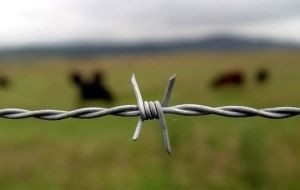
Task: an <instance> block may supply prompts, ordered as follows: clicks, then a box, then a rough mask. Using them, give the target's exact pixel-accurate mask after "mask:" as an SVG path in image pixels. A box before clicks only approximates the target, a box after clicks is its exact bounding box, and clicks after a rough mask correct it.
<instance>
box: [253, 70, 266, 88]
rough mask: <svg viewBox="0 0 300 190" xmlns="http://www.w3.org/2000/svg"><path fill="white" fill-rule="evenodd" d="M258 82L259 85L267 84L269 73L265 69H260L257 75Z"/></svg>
mask: <svg viewBox="0 0 300 190" xmlns="http://www.w3.org/2000/svg"><path fill="white" fill-rule="evenodd" d="M255 78H256V82H257V83H259V84H263V83H265V82H266V81H267V80H268V78H269V72H268V70H267V69H265V68H260V69H259V70H258V71H257V73H256V77H255Z"/></svg>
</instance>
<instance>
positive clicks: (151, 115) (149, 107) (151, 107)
mask: <svg viewBox="0 0 300 190" xmlns="http://www.w3.org/2000/svg"><path fill="white" fill-rule="evenodd" d="M140 109H144V112H141V118H142V120H143V121H144V120H148V119H150V120H152V119H159V116H158V112H162V107H161V104H160V102H159V101H157V100H156V101H144V103H143V107H142V108H140Z"/></svg>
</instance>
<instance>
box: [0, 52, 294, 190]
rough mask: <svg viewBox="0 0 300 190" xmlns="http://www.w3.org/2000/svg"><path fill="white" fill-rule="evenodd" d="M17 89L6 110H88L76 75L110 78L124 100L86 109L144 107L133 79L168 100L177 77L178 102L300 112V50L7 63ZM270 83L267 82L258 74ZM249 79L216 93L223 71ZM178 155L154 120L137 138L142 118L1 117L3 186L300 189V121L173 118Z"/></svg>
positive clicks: (5, 100)
mask: <svg viewBox="0 0 300 190" xmlns="http://www.w3.org/2000/svg"><path fill="white" fill-rule="evenodd" d="M1 63H2V64H0V69H1V72H0V74H4V75H7V76H9V78H10V79H11V86H10V87H9V88H7V89H0V98H1V104H0V105H1V107H2V108H9V107H16V108H24V109H31V110H35V109H44V108H53V109H64V110H72V109H74V108H78V107H79V104H78V101H77V100H78V97H77V95H78V94H77V91H76V89H75V88H74V86H72V84H71V83H70V81H69V73H70V72H71V71H73V70H80V71H82V72H83V73H84V74H85V75H86V77H88V75H89V74H90V73H91V72H93V71H95V70H102V71H105V73H106V84H107V86H109V87H110V88H111V90H112V91H113V93H114V95H115V96H116V98H117V100H116V101H115V102H114V103H113V104H107V103H105V102H89V103H86V105H81V106H99V107H111V106H115V105H123V104H136V100H135V96H134V93H133V90H132V88H131V86H130V76H131V74H132V73H135V74H136V77H137V80H138V82H139V86H140V89H141V92H142V95H143V97H144V99H145V100H156V99H158V100H160V99H161V98H162V96H163V92H164V88H165V86H166V83H167V80H168V78H169V77H170V76H171V75H172V74H174V73H176V74H177V81H176V84H175V87H174V91H173V93H172V97H171V101H170V105H176V104H182V103H195V104H203V105H209V106H222V105H244V106H251V107H256V108H264V107H276V106H298V107H299V106H300V98H299V97H300V88H299V84H300V53H299V52H296V51H295V52H287V51H286V52H285V51H264V52H252V53H249V52H248V53H246V52H244V53H199V52H186V53H177V54H175V53H174V54H155V55H136V56H125V55H124V56H117V57H99V58H90V59H71V58H68V59H67V58H65V59H64V58H51V59H50V58H48V59H42V58H36V59H30V60H29V59H24V60H8V61H4V60H3V61H1ZM262 66H264V67H266V68H268V69H269V71H270V80H269V81H268V82H267V83H266V84H264V85H257V84H256V83H255V81H254V75H255V72H256V70H257V69H258V68H260V67H262ZM232 69H239V70H243V71H244V72H245V73H246V80H247V82H246V84H245V86H243V87H242V88H227V89H221V90H213V89H211V88H210V86H209V83H210V82H211V80H212V79H213V78H214V77H215V76H217V75H218V74H219V73H220V72H222V71H224V70H225V71H226V70H232ZM166 120H167V123H168V126H169V133H170V139H171V143H172V150H173V155H172V156H169V155H167V154H166V153H165V152H164V149H163V141H162V135H161V130H160V125H159V122H158V121H157V120H153V121H147V122H145V123H144V128H143V131H142V134H141V137H140V139H139V140H138V141H137V142H132V141H131V137H132V135H133V132H134V128H135V126H136V122H137V118H136V117H133V118H123V117H116V116H108V117H105V118H98V119H92V120H79V119H66V120H62V121H43V120H38V119H21V120H8V119H1V120H0V189H300V180H299V179H300V124H299V123H300V117H294V118H289V119H284V120H270V119H265V118H257V117H255V118H224V117H220V116H203V117H184V116H177V115H166Z"/></svg>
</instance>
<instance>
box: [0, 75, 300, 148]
mask: <svg viewBox="0 0 300 190" xmlns="http://www.w3.org/2000/svg"><path fill="white" fill-rule="evenodd" d="M175 77H176V76H175V75H173V76H172V77H171V78H170V79H169V82H168V85H167V88H166V91H165V95H164V98H163V101H162V103H160V102H159V101H143V99H142V95H141V93H140V90H139V87H138V84H137V81H136V79H135V76H134V75H132V77H131V84H132V88H133V90H134V94H135V96H136V99H137V105H121V106H116V107H112V108H100V107H89V108H81V109H76V110H71V111H64V110H51V109H44V110H35V111H30V110H25V109H17V108H5V109H0V117H2V118H8V119H23V118H29V117H34V118H38V119H43V120H62V119H66V118H78V119H92V118H99V117H104V116H107V115H114V116H122V117H135V116H139V120H138V124H137V127H136V130H135V132H134V135H133V138H132V139H133V140H137V139H138V137H139V134H140V132H141V129H142V124H143V121H145V120H148V119H159V121H160V125H161V130H162V134H163V139H164V146H165V150H166V152H167V153H169V154H171V146H170V140H169V135H168V127H167V124H166V121H165V118H164V114H176V115H184V116H204V115H219V116H224V117H254V116H260V117H264V118H269V119H283V118H288V117H293V116H297V115H300V107H274V108H264V109H255V108H251V107H246V106H222V107H209V106H204V105H197V104H181V105H175V106H168V102H169V100H170V96H171V92H172V89H173V86H174V83H175Z"/></svg>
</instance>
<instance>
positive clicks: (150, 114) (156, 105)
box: [131, 74, 176, 154]
mask: <svg viewBox="0 0 300 190" xmlns="http://www.w3.org/2000/svg"><path fill="white" fill-rule="evenodd" d="M175 77H176V76H175V75H173V76H172V77H171V78H170V79H169V82H168V85H167V88H166V91H165V95H164V98H163V101H162V103H160V102H159V101H157V100H156V101H143V98H142V95H141V92H140V90H139V87H138V84H137V81H136V79H135V76H134V74H133V75H132V77H131V85H132V88H133V91H134V94H135V97H136V100H137V105H138V108H139V112H140V118H139V120H138V123H137V126H136V129H135V132H134V134H133V137H132V139H133V140H137V139H138V137H139V135H140V132H141V129H142V124H143V121H145V120H149V119H150V120H152V119H158V120H159V121H160V126H161V129H162V134H163V139H164V145H165V150H166V152H167V153H169V154H171V146H170V140H169V134H168V126H167V123H166V120H165V117H164V113H163V109H162V108H163V107H166V106H167V105H168V103H169V99H170V96H171V92H172V89H173V86H174V82H175Z"/></svg>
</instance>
